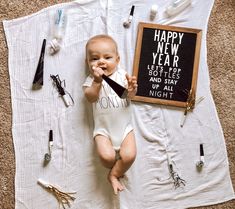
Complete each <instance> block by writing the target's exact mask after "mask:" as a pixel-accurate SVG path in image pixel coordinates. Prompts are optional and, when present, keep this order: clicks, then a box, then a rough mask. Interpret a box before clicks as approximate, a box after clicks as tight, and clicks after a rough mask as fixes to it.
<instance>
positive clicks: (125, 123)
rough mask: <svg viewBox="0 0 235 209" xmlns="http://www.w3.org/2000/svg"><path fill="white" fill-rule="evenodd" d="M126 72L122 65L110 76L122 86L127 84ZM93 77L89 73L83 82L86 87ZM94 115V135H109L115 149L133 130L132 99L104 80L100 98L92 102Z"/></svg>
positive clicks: (118, 147) (117, 148)
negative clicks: (120, 94) (121, 96)
mask: <svg viewBox="0 0 235 209" xmlns="http://www.w3.org/2000/svg"><path fill="white" fill-rule="evenodd" d="M125 75H126V72H125V71H124V70H123V69H121V68H120V67H118V68H117V70H116V71H115V72H114V73H113V74H112V75H111V76H110V78H111V79H112V80H114V81H116V82H117V83H119V84H120V85H122V86H125V87H126V86H127V80H126V76H125ZM92 82H93V77H92V76H91V75H89V76H88V77H87V79H86V81H85V83H84V84H83V86H84V87H86V86H88V87H89V86H91V85H92ZM92 108H93V117H94V123H95V124H94V125H95V127H94V132H93V137H95V136H97V135H98V134H100V135H103V136H106V137H108V138H109V139H110V140H111V142H112V145H113V147H114V149H115V150H119V149H120V146H121V144H122V142H123V140H124V139H125V137H126V136H127V134H128V133H129V132H130V131H132V130H133V127H132V125H131V109H130V101H128V100H127V99H121V98H120V97H119V96H118V95H117V94H116V93H115V92H114V91H113V89H112V88H111V87H110V86H109V85H108V84H107V83H106V82H105V81H104V80H103V81H102V87H101V90H100V94H99V98H98V100H97V101H96V102H94V103H92Z"/></svg>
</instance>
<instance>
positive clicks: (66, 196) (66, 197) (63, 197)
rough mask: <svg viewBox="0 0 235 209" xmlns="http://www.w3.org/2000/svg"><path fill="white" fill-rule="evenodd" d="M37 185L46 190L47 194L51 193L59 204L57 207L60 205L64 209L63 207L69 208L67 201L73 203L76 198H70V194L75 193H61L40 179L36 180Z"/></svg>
mask: <svg viewBox="0 0 235 209" xmlns="http://www.w3.org/2000/svg"><path fill="white" fill-rule="evenodd" d="M38 183H39V184H40V185H41V186H43V187H44V188H45V189H47V190H48V191H49V192H51V193H52V194H53V195H54V196H55V197H56V199H57V201H58V202H59V205H62V207H63V208H64V209H65V206H66V205H67V206H69V207H70V206H71V204H70V202H69V201H74V200H75V199H76V198H75V197H73V196H72V194H75V193H76V192H62V191H61V190H59V189H58V188H56V187H55V186H53V185H51V184H49V183H47V182H45V181H44V180H42V179H38Z"/></svg>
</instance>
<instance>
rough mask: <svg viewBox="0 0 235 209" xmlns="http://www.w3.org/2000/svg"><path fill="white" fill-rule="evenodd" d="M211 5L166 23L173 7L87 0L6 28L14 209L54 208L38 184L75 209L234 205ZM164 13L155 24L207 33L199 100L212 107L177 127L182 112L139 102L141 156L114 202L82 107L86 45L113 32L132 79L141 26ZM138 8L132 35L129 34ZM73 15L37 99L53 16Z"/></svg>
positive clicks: (199, 4)
mask: <svg viewBox="0 0 235 209" xmlns="http://www.w3.org/2000/svg"><path fill="white" fill-rule="evenodd" d="M213 3H214V1H213V0H207V1H203V0H198V1H193V5H192V6H190V7H188V8H187V9H185V10H184V11H183V12H182V13H180V14H178V15H177V16H175V17H173V18H166V17H164V15H163V12H164V9H165V8H166V6H167V5H168V2H167V1H164V0H159V1H154V0H147V1H141V0H126V1H121V0H90V1H85V0H83V1H81V0H80V1H74V2H70V3H64V4H59V5H55V6H52V7H48V8H46V9H43V10H41V11H39V12H37V13H35V14H32V15H29V16H26V17H22V18H19V19H15V20H8V21H4V22H3V24H4V30H5V34H6V39H7V45H8V49H9V62H8V63H9V75H10V85H11V97H12V113H13V120H12V133H13V141H14V147H15V156H16V175H15V199H16V207H15V208H16V209H42V208H47V209H54V208H56V207H57V204H58V203H57V201H56V199H55V198H54V197H53V195H52V194H50V193H48V192H47V191H46V190H45V189H43V188H42V187H41V186H40V185H38V184H37V179H39V178H41V179H43V180H45V181H47V182H49V183H51V184H53V185H58V186H59V187H61V188H62V189H63V190H65V191H77V194H76V197H77V199H76V200H75V202H73V203H72V205H71V208H74V209H79V208H81V209H116V208H121V209H143V208H145V209H163V208H167V209H182V208H187V207H193V206H201V205H208V204H216V203H220V202H224V201H227V200H230V199H233V198H234V191H233V188H232V184H231V179H230V174H229V168H228V159H227V153H226V147H225V142H224V137H223V132H222V129H221V125H220V123H219V120H218V116H217V112H216V108H215V105H214V102H213V99H212V96H211V92H210V83H209V74H208V67H207V54H206V33H207V23H208V17H209V14H210V11H211V8H212V5H213ZM153 4H158V6H159V12H158V17H157V19H155V20H154V23H160V24H171V25H175V26H183V27H192V28H199V29H202V30H203V37H202V45H201V54H200V63H199V74H198V86H197V95H198V97H200V96H204V97H205V99H204V100H203V101H202V102H201V103H200V104H199V105H197V107H196V108H195V110H194V111H193V112H192V113H189V114H188V116H187V121H186V123H185V125H184V127H183V128H180V127H179V124H180V120H181V118H182V114H183V111H182V109H180V108H175V107H166V106H161V105H154V104H147V103H140V102H134V103H133V122H134V124H133V125H134V130H135V135H136V141H137V148H138V155H137V158H136V161H135V163H134V164H133V166H132V167H131V169H130V170H129V171H128V172H127V173H126V177H125V178H124V179H122V182H123V184H125V187H126V189H125V191H123V192H121V194H120V195H119V196H118V197H115V196H114V195H113V192H112V189H111V186H110V185H109V183H108V181H107V179H106V176H107V174H108V170H106V169H104V168H103V167H102V166H101V164H100V162H99V160H98V157H97V154H96V152H95V148H94V144H93V140H92V130H93V122H92V114H91V112H92V111H91V105H90V104H88V103H87V101H86V100H85V98H84V95H83V90H82V84H83V83H84V81H85V78H86V76H87V73H86V72H85V71H84V69H85V49H84V48H85V44H86V41H87V40H88V39H89V38H90V37H91V36H93V35H96V34H100V33H108V34H109V35H111V36H112V37H114V39H115V40H116V41H117V42H118V46H119V51H120V57H121V64H122V65H123V66H125V69H127V71H128V73H129V74H131V72H132V65H133V58H134V51H135V43H136V35H137V25H138V22H140V21H142V22H150V20H149V15H150V8H151V6H152V5H153ZM132 5H135V13H134V18H133V20H132V23H131V26H130V28H129V29H126V28H124V27H123V26H122V24H123V22H124V21H126V20H127V18H128V15H129V12H130V8H131V6H132ZM58 8H64V9H66V10H67V14H68V22H67V30H66V34H65V37H64V39H63V43H62V46H61V50H60V51H59V53H58V54H56V55H54V56H50V55H49V54H48V53H46V55H45V63H44V85H43V88H42V89H41V90H37V91H33V90H31V87H32V81H33V78H34V74H35V72H36V67H37V64H38V59H39V54H40V50H41V45H42V40H43V38H46V39H47V40H48V41H50V40H51V39H52V32H51V28H52V26H53V14H54V12H55V10H56V9H58ZM50 74H53V75H56V74H59V76H60V78H61V79H62V80H63V79H64V80H65V81H66V90H67V91H68V92H70V94H71V95H72V97H73V99H74V102H75V105H74V106H72V107H69V108H67V107H66V106H65V105H64V102H63V100H62V99H61V98H60V97H59V95H58V92H57V90H56V89H55V87H54V86H53V84H52V80H51V79H50ZM50 129H52V130H53V132H54V146H53V148H52V160H51V162H50V163H49V164H48V165H47V166H46V167H43V158H44V154H45V153H46V152H48V134H49V130H50ZM200 143H203V144H204V152H205V166H204V168H203V170H202V171H201V172H197V170H196V167H195V164H196V162H197V161H198V159H199V150H198V149H199V144H200ZM167 153H168V155H169V156H170V157H171V159H172V161H173V164H174V166H175V169H176V171H177V173H178V174H179V175H180V177H181V178H183V179H184V180H186V185H185V186H184V187H181V188H178V189H174V187H173V183H172V180H171V178H170V176H169V170H168V165H167V155H166V154H167Z"/></svg>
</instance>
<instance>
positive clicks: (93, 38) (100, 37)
mask: <svg viewBox="0 0 235 209" xmlns="http://www.w3.org/2000/svg"><path fill="white" fill-rule="evenodd" d="M96 40H109V41H111V42H112V43H113V44H114V45H115V48H116V52H117V54H119V53H118V46H117V42H116V41H115V40H114V39H113V38H112V37H111V36H109V35H106V34H99V35H96V36H93V37H91V38H90V39H89V40H88V41H87V43H86V52H87V48H88V45H89V44H90V43H91V42H92V41H96Z"/></svg>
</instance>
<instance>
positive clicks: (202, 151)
mask: <svg viewBox="0 0 235 209" xmlns="http://www.w3.org/2000/svg"><path fill="white" fill-rule="evenodd" d="M200 156H204V149H203V144H200Z"/></svg>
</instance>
